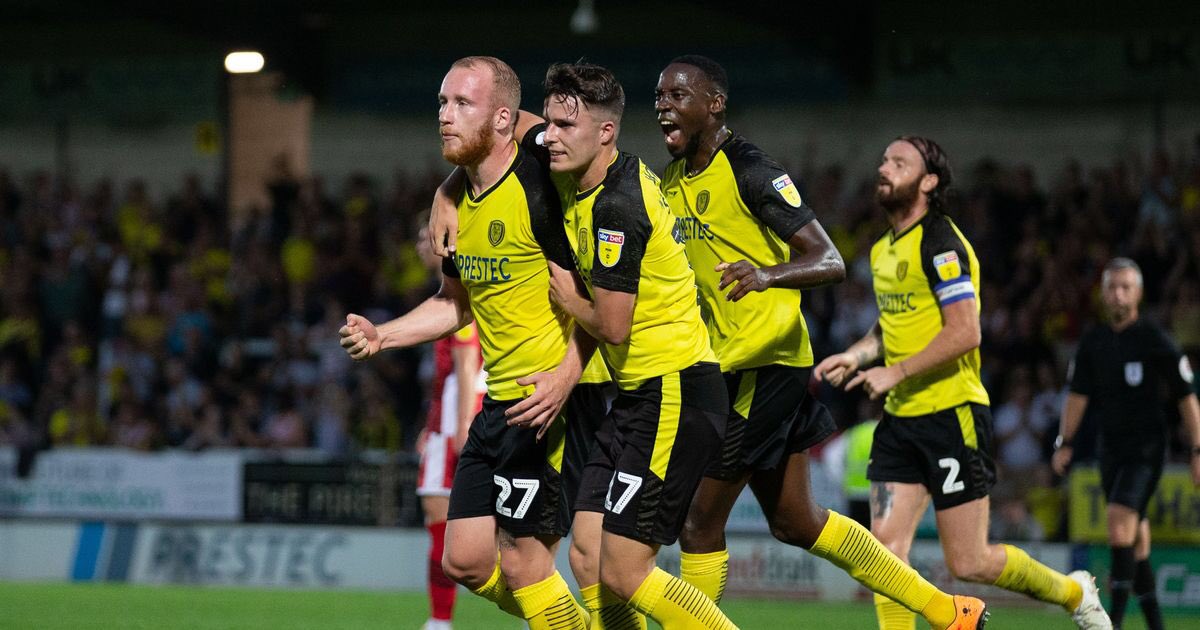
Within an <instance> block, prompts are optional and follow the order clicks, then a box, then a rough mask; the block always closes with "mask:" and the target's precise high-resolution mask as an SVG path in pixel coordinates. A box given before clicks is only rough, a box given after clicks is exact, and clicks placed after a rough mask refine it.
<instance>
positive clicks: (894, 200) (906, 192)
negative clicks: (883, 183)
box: [875, 179, 921, 212]
mask: <svg viewBox="0 0 1200 630" xmlns="http://www.w3.org/2000/svg"><path fill="white" fill-rule="evenodd" d="M920 181H921V180H919V179H916V180H913V182H912V183H911V184H909V185H907V186H897V185H895V184H892V183H891V182H888V184H889V186H888V191H887V192H884V191H883V189H882V188H878V187H877V188H876V189H875V201H876V202H878V203H879V205H880V206H883V209H884V210H886V211H888V212H899V211H901V210H907V209H909V208H911V207H913V205H914V204H916V203H917V195H918V193H920Z"/></svg>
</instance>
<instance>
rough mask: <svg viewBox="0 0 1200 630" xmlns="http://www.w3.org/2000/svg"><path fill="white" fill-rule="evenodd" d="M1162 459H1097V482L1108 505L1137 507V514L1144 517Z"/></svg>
mask: <svg viewBox="0 0 1200 630" xmlns="http://www.w3.org/2000/svg"><path fill="white" fill-rule="evenodd" d="M1162 474H1163V461H1162V460H1161V459H1159V460H1158V461H1157V462H1152V461H1148V460H1121V459H1113V460H1109V459H1104V458H1101V460H1100V485H1101V486H1102V487H1103V488H1104V498H1105V500H1107V501H1108V502H1109V503H1110V504H1111V503H1115V504H1117V505H1123V506H1125V507H1127V508H1129V509H1131V510H1137V513H1138V516H1139V517H1141V518H1146V508H1147V507H1148V506H1149V505H1150V498H1151V497H1153V496H1154V491H1155V490H1157V489H1158V481H1159V479H1162Z"/></svg>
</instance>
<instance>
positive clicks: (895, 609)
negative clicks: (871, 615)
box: [875, 593, 917, 630]
mask: <svg viewBox="0 0 1200 630" xmlns="http://www.w3.org/2000/svg"><path fill="white" fill-rule="evenodd" d="M875 618H876V619H878V620H879V630H914V629H915V628H916V627H917V615H916V613H914V612H913V611H911V610H909V609H907V608H905V607H904V606H901V605H900V604H897V603H896V602H894V601H892V600H890V599H888V598H887V597H885V596H883V595H880V594H879V593H875Z"/></svg>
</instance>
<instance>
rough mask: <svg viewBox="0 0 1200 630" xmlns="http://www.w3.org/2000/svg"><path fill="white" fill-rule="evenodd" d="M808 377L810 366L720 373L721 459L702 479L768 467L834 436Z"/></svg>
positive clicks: (833, 426) (731, 476)
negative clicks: (724, 401) (723, 399)
mask: <svg viewBox="0 0 1200 630" xmlns="http://www.w3.org/2000/svg"><path fill="white" fill-rule="evenodd" d="M810 374H812V368H811V367H792V366H788V365H765V366H762V367H758V368H752V369H748V370H739V371H737V372H728V373H726V374H724V377H725V388H726V393H727V394H728V395H729V404H730V411H729V424H728V426H726V428H725V441H724V443H723V444H722V447H721V456H720V458H719V459H716V460H713V462H712V464H711V465H709V467H708V470H707V471H705V473H704V474H705V476H707V477H713V478H714V479H721V480H723V481H733V480H736V479H738V478H740V477H741V476H742V475H743V474H744V473H745V472H747V471H751V472H753V471H757V470H768V469H772V468H775V467H777V466H779V464H780V462H782V461H783V460H784V459H785V458H786V457H787V456H788V455H790V454H792V453H802V452H804V451H806V450H808V449H809V448H811V447H813V446H816V445H817V444H820V443H821V441H822V440H824V439H825V438H827V437H829V436H830V435H832V434H833V432H834V430H836V429H837V425H836V424H834V421H833V416H831V415H830V414H829V410H828V409H826V408H825V406H824V405H822V404H821V403H819V402H817V401H816V400H815V399H814V398H813V397H812V396H811V395H809V393H808V379H809V375H810Z"/></svg>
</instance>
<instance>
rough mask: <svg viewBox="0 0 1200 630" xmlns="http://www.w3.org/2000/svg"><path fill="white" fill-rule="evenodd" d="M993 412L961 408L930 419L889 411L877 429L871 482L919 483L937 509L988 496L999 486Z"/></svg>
mask: <svg viewBox="0 0 1200 630" xmlns="http://www.w3.org/2000/svg"><path fill="white" fill-rule="evenodd" d="M993 448H994V447H993V439H992V412H991V409H989V408H988V407H987V405H979V404H975V403H967V404H962V405H959V406H957V407H952V408H950V409H943V410H942V411H938V412H936V413H932V414H929V415H926V416H916V417H911V418H898V417H895V416H893V415H891V414H889V413H887V412H884V414H883V420H882V421H880V423H879V426H878V427H876V428H875V441H874V442H872V443H871V460H870V463H869V464H868V465H867V479H870V480H871V481H898V482H900V483H919V484H921V485H923V486H925V487H926V488H928V489H929V493H930V494H931V495H933V507H934V509H935V510H944V509H946V508H952V507H954V506H956V505H962V504H963V503H966V502H968V501H974V500H975V499H980V498H983V497H986V496H987V495H988V493H989V492H990V491H991V489H992V486H994V485H996V463H995V461H994V460H993V459H992V452H993Z"/></svg>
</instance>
